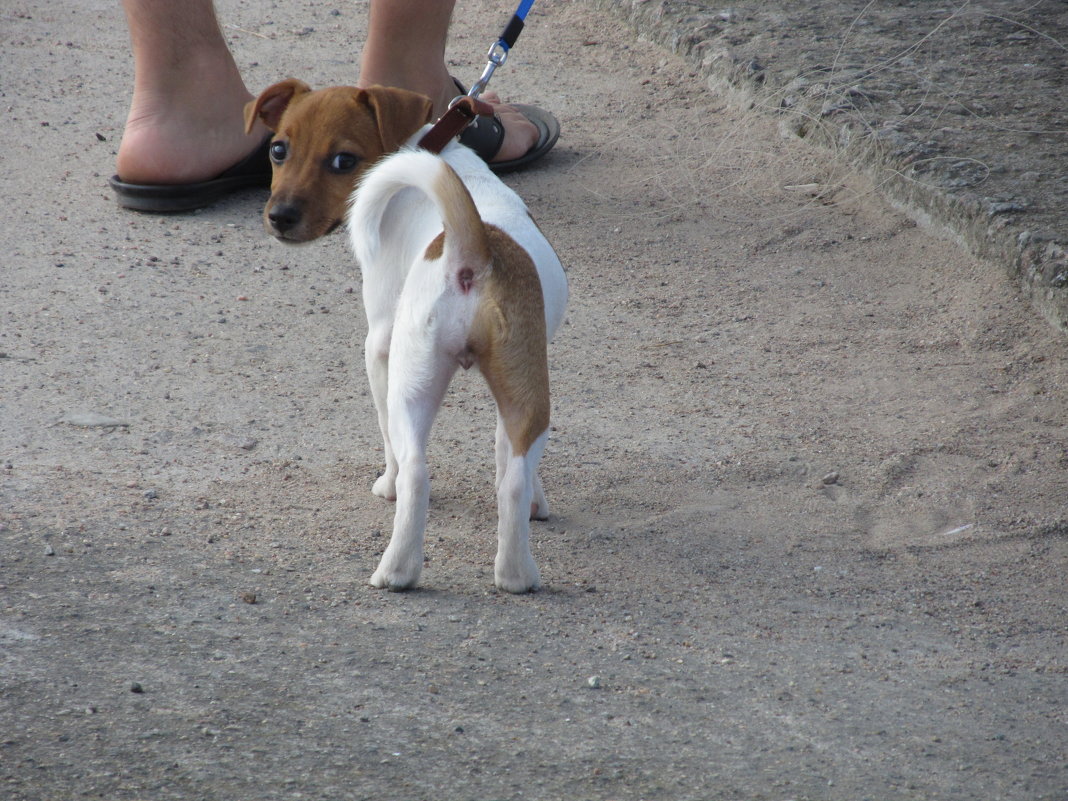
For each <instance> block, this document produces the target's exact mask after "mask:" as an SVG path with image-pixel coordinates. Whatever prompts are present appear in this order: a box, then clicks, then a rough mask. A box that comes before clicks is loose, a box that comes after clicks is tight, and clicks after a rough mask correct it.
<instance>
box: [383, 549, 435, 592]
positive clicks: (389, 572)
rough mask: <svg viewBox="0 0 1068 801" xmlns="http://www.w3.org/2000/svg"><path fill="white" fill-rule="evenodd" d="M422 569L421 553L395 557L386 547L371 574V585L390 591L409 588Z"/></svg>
mask: <svg viewBox="0 0 1068 801" xmlns="http://www.w3.org/2000/svg"><path fill="white" fill-rule="evenodd" d="M422 571H423V555H422V554H421V553H415V554H412V555H410V556H408V557H407V558H404V557H400V558H398V557H396V556H394V554H391V553H390V552H389V549H388V548H387V549H386V552H385V553H384V554H382V560H381V561H380V562H379V563H378V569H377V570H375V572H374V573H372V574H371V586H372V587H378V588H379V589H383V590H389V591H390V592H401V591H403V590H410V589H411V588H412V587H414V586H415V585H416V583H418V581H419V574H420V573H422Z"/></svg>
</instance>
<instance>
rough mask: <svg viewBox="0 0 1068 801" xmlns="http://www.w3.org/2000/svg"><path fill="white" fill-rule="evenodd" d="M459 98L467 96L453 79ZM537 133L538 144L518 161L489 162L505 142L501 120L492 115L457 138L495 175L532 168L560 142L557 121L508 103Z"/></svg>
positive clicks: (535, 109)
mask: <svg viewBox="0 0 1068 801" xmlns="http://www.w3.org/2000/svg"><path fill="white" fill-rule="evenodd" d="M452 80H453V83H455V84H456V88H457V89H459V90H460V94H464V95H466V94H467V90H466V89H464V87H463V84H461V83H460V82H459V81H458V80H456V79H455V78H453V79H452ZM508 105H509V106H511V107H512V108H514V109H515V110H516V111H518V112H519V113H520V114H522V115H523V116H524V117H526V118H527V119H528V120H530V122H531V123H533V125H534V126H535V127H536V128H537V129H538V141H537V142H535V143H534V145H533V147H531V148H530V150H528V151H527V152H526V153H524V154H523V155H522V156H520V157H519V158H515V159H509V160H508V161H491V159H492V158H493V157H494V156H496V155H497V153H498V152H499V151H500V149H501V144H502V143H503V142H504V125H502V124H501V120H500V118H499V117H498V116H497V115H496V114H494V115H493V116H492V117H479V118H478V119H476V120H475V121H474V122H473V123H471V125H469V126H468V127H467V128H466V129H465V130H464V132H463V133H462V134H460V144H461V145H466V146H467V147H469V148H471V149H472V150H474V151H475V152H476V153H478V155H479V156H481V157H482V160H483V161H484V162H486V164H488V165H489V168H490V169H491V170H493V171H494V172H497V173H504V172H512V171H513V170H518V169H520V168H522V167H525V166H527V165H528V164H532V163H533V162H535V161H537V160H538V159H540V158H541V157H542V156H544V155H545V154H546V153H548V152H549V151H550V150H552V149H553V145H555V144H556V140H557V139H559V138H560V123H559V122H558V121H557V119H556V117H554V116H553V115H552V114H550V113H549V112H548V111H545V110H543V109H540V108H538V107H537V106H528V105H524V104H521V103H508Z"/></svg>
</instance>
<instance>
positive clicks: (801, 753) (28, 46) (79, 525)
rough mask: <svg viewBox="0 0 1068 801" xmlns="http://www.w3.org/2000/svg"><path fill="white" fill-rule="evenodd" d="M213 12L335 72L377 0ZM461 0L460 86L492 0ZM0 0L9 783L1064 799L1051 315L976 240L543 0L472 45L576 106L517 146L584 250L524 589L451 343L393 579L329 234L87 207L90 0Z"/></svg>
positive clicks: (103, 795) (1056, 343)
mask: <svg viewBox="0 0 1068 801" xmlns="http://www.w3.org/2000/svg"><path fill="white" fill-rule="evenodd" d="M220 12H221V17H222V19H223V22H224V24H225V25H226V29H227V33H228V35H229V36H230V37H231V40H232V45H233V48H234V51H235V53H236V54H237V57H238V61H239V63H240V64H241V66H242V68H243V69H244V70H245V73H246V76H247V80H248V83H249V84H250V86H251V87H252V88H254V89H258V88H260V87H262V86H265V85H267V84H268V83H270V82H273V81H274V80H276V79H278V78H280V77H284V76H287V75H297V76H300V77H302V78H304V79H306V80H309V82H311V83H314V84H316V85H326V84H331V83H344V82H350V81H351V80H352V79H353V76H354V75H355V74H356V64H357V62H358V55H359V42H360V41H362V30H363V25H364V19H365V9H364V8H363V7H362V6H357V7H351V6H348V5H344V6H338V7H337V8H331V7H330V6H329V5H321V4H319V3H312V2H305V3H299V4H269V5H264V4H260V3H251V2H247V0H226V2H221V3H220ZM505 15H506V14H505ZM458 20H463V21H464V24H462V25H457V26H455V28H456V30H455V33H454V35H453V38H452V41H451V45H450V53H451V57H452V59H453V62H452V63H453V66H454V68H455V70H456V74H457V75H458V76H459V77H461V78H463V79H465V80H469V79H471V78H473V77H474V76H476V75H477V73H478V72H479V70H480V68H481V63H482V60H483V54H484V52H485V49H486V48H487V47H488V44H489V42H490V41H491V40H492V38H493V36H494V35H495V34H496V33H497V31H498V30H499V28H500V26H501V24H502V22H503V20H502V19H501V11H500V9H499V7H498V6H497V5H495V4H491V3H488V2H486V1H485V0H465V2H463V3H462V4H461V9H460V11H459V13H458ZM468 20H471V21H473V22H472V23H468ZM0 25H2V31H3V44H2V48H3V61H4V64H5V75H7V76H9V77H10V76H18V81H17V82H15V81H12V80H9V81H6V82H5V86H4V87H3V88H2V90H0V93H2V99H3V104H4V106H3V107H4V120H5V129H6V130H7V131H8V138H7V147H6V148H5V150H4V151H3V153H2V155H0V164H2V166H3V172H4V176H5V177H4V183H3V186H4V194H5V197H6V199H7V201H8V204H9V205H8V209H9V210H8V218H7V219H8V223H7V224H6V225H4V226H3V227H2V228H0V237H2V242H3V246H4V248H3V249H4V252H5V253H6V254H8V255H7V257H6V259H5V260H4V270H3V278H2V279H0V315H2V317H0V353H2V357H0V493H2V494H0V515H2V517H0V682H2V684H0V796H2V797H4V798H9V799H13V800H15V801H31V800H32V801H39V800H40V801H43V800H45V799H47V800H49V801H51V800H53V799H71V798H87V799H107V800H108V801H127V800H129V801H143V800H144V799H153V801H155V799H161V800H165V799H181V800H182V801H189V800H190V799H205V801H207V800H208V799H213V800H214V799H248V800H249V801H252V800H255V799H298V798H303V799H323V800H324V801H331V800H334V799H371V798H376V799H377V798H386V797H388V798H398V799H440V798H447V799H520V798H529V799H563V798H575V799H604V800H605V801H607V800H608V799H616V800H627V801H629V800H630V799H658V800H659V799H664V800H665V801H669V800H671V801H673V800H675V799H694V800H697V799H740V800H741V799H745V800H746V801H752V800H755V799H768V800H769V801H787V799H814V800H815V799H843V800H848V801H857V800H858V799H872V801H886V800H888V799H960V800H961V801H965V800H968V801H971V800H973V799H977V798H982V799H1028V800H1033V799H1047V800H1048V801H1053V800H1054V799H1063V798H1065V797H1066V795H1068V759H1066V757H1065V754H1066V751H1068V707H1066V704H1065V700H1066V698H1068V649H1066V646H1068V624H1066V621H1068V608H1066V607H1068V602H1066V596H1065V593H1064V586H1063V585H1064V573H1065V564H1066V558H1068V536H1066V535H1068V504H1066V498H1068V432H1066V428H1065V424H1066V422H1068V414H1066V410H1065V403H1064V393H1065V390H1066V387H1068V363H1066V358H1065V354H1066V342H1065V339H1064V335H1063V334H1061V333H1059V332H1058V331H1057V330H1055V329H1054V328H1053V327H1051V326H1049V325H1048V324H1047V323H1046V322H1045V321H1044V320H1042V319H1041V317H1040V315H1039V314H1038V313H1036V311H1035V309H1034V307H1033V306H1032V305H1031V304H1030V303H1028V302H1027V300H1026V299H1025V298H1024V297H1023V296H1022V294H1021V292H1020V290H1019V288H1018V285H1017V283H1015V282H1013V281H1012V280H1010V279H1009V278H1008V277H1006V275H1005V274H1004V273H1003V272H1002V271H1001V270H999V269H998V268H997V267H996V266H993V265H991V264H987V263H980V262H977V261H975V259H974V258H973V257H971V256H969V255H967V253H966V252H965V251H964V249H962V248H961V247H960V246H959V244H958V243H956V242H955V241H950V240H949V239H946V238H940V237H939V236H937V235H936V232H935V231H934V230H933V229H931V228H929V227H925V226H922V225H918V224H917V223H916V222H914V221H913V220H912V219H910V218H908V217H906V216H904V215H903V214H902V213H900V212H898V211H895V210H894V209H892V208H891V207H889V206H888V205H887V204H886V203H885V202H884V201H883V200H882V199H881V196H880V195H879V194H878V192H877V191H876V190H875V188H874V186H873V184H872V183H871V182H870V181H869V180H868V179H867V178H862V177H858V176H857V175H855V174H853V173H852V172H851V170H850V168H849V167H848V165H847V164H846V163H845V162H844V161H843V160H842V159H836V158H835V157H834V156H833V154H831V155H828V153H826V152H825V151H822V150H816V149H814V148H812V147H811V146H810V145H808V144H807V143H805V142H803V141H798V140H796V139H786V138H783V137H782V136H781V135H780V133H779V130H778V127H777V125H776V121H775V120H773V119H770V118H769V117H767V116H765V115H762V114H760V113H757V112H755V111H753V110H749V109H746V108H743V107H742V106H740V105H738V104H737V103H734V102H733V101H730V100H728V99H727V98H725V97H724V96H721V95H717V94H715V93H713V92H710V91H709V90H708V89H707V88H705V87H704V85H703V81H702V80H700V79H698V78H697V77H696V74H695V72H694V71H693V70H692V69H691V67H690V66H689V65H688V64H687V63H686V62H684V61H682V60H680V59H679V58H678V57H676V56H674V55H671V54H669V53H668V52H667V51H666V50H664V49H662V48H661V47H660V46H658V45H655V44H653V43H650V42H645V41H641V40H638V39H636V38H635V37H634V35H633V33H632V32H631V31H630V30H629V29H628V28H626V27H624V25H623V24H622V23H621V22H619V21H618V20H617V18H616V17H613V16H606V15H604V14H603V13H602V12H599V11H596V10H595V9H593V8H592V7H591V6H590V5H588V4H585V3H571V2H563V1H562V0H544V2H541V3H539V4H538V5H537V6H536V7H535V11H534V12H533V13H532V16H531V17H530V19H529V21H528V26H527V30H526V32H525V33H524V34H523V37H522V39H521V40H520V43H519V45H518V46H517V48H516V50H515V51H514V53H513V56H512V58H511V59H510V60H509V62H508V64H507V65H506V67H505V68H504V69H503V70H502V71H501V72H500V73H499V74H498V77H497V78H495V79H494V87H495V88H496V89H497V90H498V91H500V92H501V93H502V94H504V95H505V96H508V97H515V98H517V99H521V100H523V101H526V102H533V103H538V104H540V105H543V106H545V107H547V108H551V109H552V110H553V111H554V112H555V113H556V114H557V115H558V116H559V117H560V119H561V122H562V124H563V127H564V134H563V137H562V139H561V142H560V144H559V145H558V147H557V149H556V150H555V152H554V153H553V154H552V155H551V156H550V157H549V158H547V159H546V160H545V162H544V164H543V165H542V166H541V167H539V168H537V169H533V170H530V171H527V172H525V173H521V174H518V175H515V176H513V177H510V178H509V179H508V182H509V184H511V185H512V186H514V187H515V188H516V189H517V190H518V191H519V192H520V194H522V195H523V197H524V198H525V199H526V200H527V201H528V203H529V205H530V207H531V209H532V211H533V213H534V215H535V217H536V218H537V219H538V221H539V223H540V225H541V226H542V228H543V229H544V230H545V231H546V232H547V234H548V235H549V238H550V239H551V240H552V241H553V243H554V244H555V245H556V247H557V249H558V251H559V252H560V253H561V255H562V257H563V260H564V262H565V264H566V266H567V267H568V270H569V278H570V281H571V292H572V297H571V303H570V307H569V315H568V320H567V322H566V323H565V325H564V326H563V327H562V329H561V331H560V332H559V334H558V335H557V338H556V340H555V342H554V344H553V346H552V349H551V354H550V359H551V365H552V367H551V371H552V382H553V391H554V423H553V434H552V439H551V442H550V445H549V448H548V450H547V453H546V457H545V461H544V462H543V477H544V480H545V484H546V490H547V493H548V496H549V500H550V504H551V507H552V512H553V514H552V517H551V519H550V520H549V521H548V522H546V523H539V524H537V525H536V526H535V530H534V533H533V539H534V552H535V557H536V559H537V561H538V564H539V567H540V569H541V573H542V578H543V580H544V582H545V584H546V587H545V589H544V590H542V591H541V592H539V593H537V594H533V595H527V596H519V597H517V596H510V595H507V594H504V593H500V592H498V591H496V590H495V589H494V588H493V585H492V560H493V549H494V545H495V542H494V539H495V538H494V536H493V532H494V528H495V501H494V498H493V492H492V487H493V476H492V439H493V409H492V402H491V401H490V399H489V397H488V394H487V393H486V391H485V390H484V389H483V388H482V386H481V383H480V379H479V378H478V376H477V375H466V374H465V375H461V376H459V377H458V380H457V381H456V382H455V383H454V387H453V390H452V391H451V392H450V395H449V397H448V399H447V401H446V406H445V408H444V409H443V410H442V414H441V416H440V418H439V422H438V425H437V427H436V430H435V436H434V440H433V442H432V446H431V452H430V462H431V469H432V476H433V478H432V487H433V490H432V492H433V495H432V502H431V513H430V524H429V529H428V549H427V553H428V563H427V565H426V567H425V569H424V571H423V578H422V582H421V588H420V589H418V590H416V591H412V592H408V593H399V594H390V593H385V592H380V591H377V590H374V589H372V588H370V587H369V586H368V585H367V579H368V578H369V576H370V574H371V571H372V570H373V567H374V564H375V562H376V560H377V557H378V555H379V554H380V553H381V551H382V549H383V548H384V546H385V543H386V540H387V537H388V536H389V532H390V527H391V522H392V509H391V507H390V505H389V504H387V503H386V502H384V501H382V500H381V499H379V498H376V497H374V496H372V495H371V493H370V486H371V483H372V481H373V479H374V477H375V475H376V473H377V471H378V470H379V469H380V467H381V451H380V444H379V442H378V433H377V426H376V423H375V420H374V414H373V409H372V404H371V400H370V396H369V393H368V391H367V384H366V378H365V376H364V375H363V367H362V353H361V344H360V343H361V342H362V338H363V327H364V322H363V312H362V309H361V307H360V295H359V274H358V271H357V270H356V268H355V266H354V264H353V261H352V258H351V257H350V255H349V254H348V251H347V247H346V243H345V240H344V237H343V236H340V235H335V236H332V237H330V238H328V239H326V240H323V241H320V242H316V243H313V244H311V245H308V246H305V247H299V248H294V247H286V246H283V245H281V244H280V243H277V242H275V241H273V240H272V239H270V238H269V237H267V236H266V235H265V234H264V232H263V230H262V228H261V226H260V222H259V211H260V209H261V208H262V203H263V200H264V197H262V196H256V195H252V196H248V197H244V198H237V199H233V200H230V201H227V202H225V203H222V204H220V205H218V206H216V207H214V208H212V209H209V210H206V211H203V212H200V213H197V214H193V215H187V216H179V217H151V216H143V215H136V214H133V213H127V212H121V211H119V210H118V209H117V208H116V207H115V204H114V199H113V198H112V197H111V196H110V194H109V190H108V188H107V186H106V178H107V176H108V175H110V173H111V169H112V164H113V160H114V152H115V149H116V147H117V144H118V140H119V137H120V135H121V124H122V121H123V119H124V114H125V104H126V101H127V95H128V90H129V84H130V79H131V65H130V63H129V56H128V47H127V42H126V32H125V29H124V26H123V25H122V20H121V11H120V8H119V6H118V4H116V3H113V2H111V0H79V2H74V1H73V0H62V2H59V3H54V4H51V5H48V6H47V7H41V6H40V5H39V4H31V3H28V2H25V3H16V4H15V5H14V6H12V5H8V6H7V7H5V9H4V10H3V11H2V12H0ZM832 46H833V43H831V44H828V47H832Z"/></svg>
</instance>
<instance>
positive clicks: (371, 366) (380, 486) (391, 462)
mask: <svg viewBox="0 0 1068 801" xmlns="http://www.w3.org/2000/svg"><path fill="white" fill-rule="evenodd" d="M364 360H365V361H366V364H367V380H368V382H369V383H370V385H371V397H372V398H373V399H374V403H375V412H377V414H378V428H379V430H380V431H381V432H382V450H383V451H384V453H385V457H386V469H385V471H384V472H383V473H382V475H380V476H379V477H378V479H377V480H376V481H375V483H374V486H373V487H372V488H371V492H373V493H374V494H375V495H378V496H379V497H382V498H385V499H386V500H390V501H394V500H396V499H397V458H396V457H395V456H394V455H393V446H392V445H391V444H390V441H389V413H388V406H387V392H388V386H389V377H388V373H389V331H386V332H384V333H383V332H381V331H371V333H369V334H368V335H367V341H366V343H365V346H364Z"/></svg>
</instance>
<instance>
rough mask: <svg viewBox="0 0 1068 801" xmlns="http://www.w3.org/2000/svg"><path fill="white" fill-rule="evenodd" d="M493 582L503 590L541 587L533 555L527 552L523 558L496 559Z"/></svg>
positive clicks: (517, 591) (517, 590) (527, 589)
mask: <svg viewBox="0 0 1068 801" xmlns="http://www.w3.org/2000/svg"><path fill="white" fill-rule="evenodd" d="M493 583H494V584H496V585H497V586H498V587H500V588H501V589H502V590H504V591H505V592H514V593H524V592H534V591H535V590H537V589H538V588H539V587H541V576H540V575H539V574H538V566H537V565H536V564H534V557H533V556H530V555H529V554H528V555H527V557H526V558H525V559H516V560H502V559H499V558H498V560H497V564H496V565H495V566H494V569H493Z"/></svg>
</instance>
